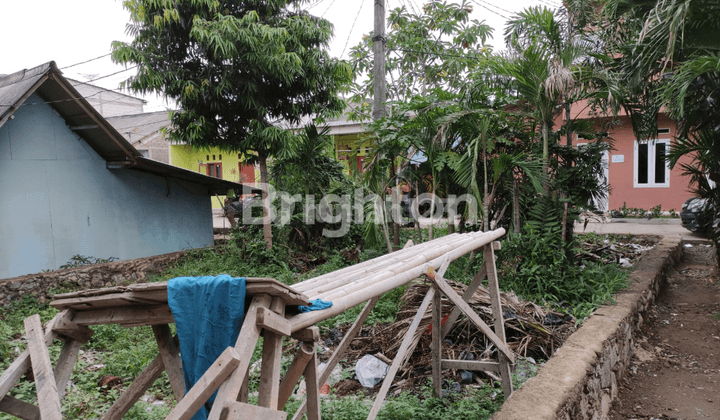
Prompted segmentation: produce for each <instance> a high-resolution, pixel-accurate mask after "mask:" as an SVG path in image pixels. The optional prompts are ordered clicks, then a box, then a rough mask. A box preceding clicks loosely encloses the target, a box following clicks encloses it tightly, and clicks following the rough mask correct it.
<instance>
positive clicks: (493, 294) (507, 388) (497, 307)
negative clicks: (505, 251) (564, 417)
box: [483, 245, 513, 399]
mask: <svg viewBox="0 0 720 420" xmlns="http://www.w3.org/2000/svg"><path fill="white" fill-rule="evenodd" d="M483 258H484V260H485V265H486V266H487V276H488V290H489V292H490V304H491V306H492V311H493V318H494V320H495V332H496V334H497V336H498V338H499V339H500V340H501V341H502V342H503V343H505V342H506V340H505V320H504V319H503V311H502V304H501V302H500V287H499V285H498V279H497V268H496V267H495V253H494V251H493V247H492V246H491V245H486V246H485V247H483ZM498 348H499V347H498ZM505 356H506V355H503V354H499V355H498V361H499V362H500V377H501V378H502V387H503V395H504V396H505V398H506V399H507V398H510V395H512V393H513V385H512V377H511V376H510V363H511V362H512V361H513V359H512V358H508V357H505Z"/></svg>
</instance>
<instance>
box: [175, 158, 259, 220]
mask: <svg viewBox="0 0 720 420" xmlns="http://www.w3.org/2000/svg"><path fill="white" fill-rule="evenodd" d="M241 157H242V155H240V154H238V153H228V152H221V151H220V150H219V149H218V148H216V147H213V148H210V149H202V150H196V149H193V147H192V146H189V145H184V144H173V145H170V163H171V164H172V165H174V166H178V167H180V168H185V169H188V170H191V171H193V172H198V173H202V174H205V173H206V172H204V171H205V170H206V169H205V167H204V166H203V167H202V171H201V167H200V165H201V163H202V164H207V163H222V179H225V180H228V181H233V182H241V183H254V182H256V180H259V179H260V173H259V171H257V170H255V171H254V173H255V175H254V177H253V179H246V178H242V179H241V174H240V172H239V163H241V162H242V161H243V159H241ZM224 199H225V197H224V196H221V197H220V200H224ZM212 206H213V208H214V209H217V208H220V207H222V206H221V205H220V203H219V202H218V200H217V199H213V200H212Z"/></svg>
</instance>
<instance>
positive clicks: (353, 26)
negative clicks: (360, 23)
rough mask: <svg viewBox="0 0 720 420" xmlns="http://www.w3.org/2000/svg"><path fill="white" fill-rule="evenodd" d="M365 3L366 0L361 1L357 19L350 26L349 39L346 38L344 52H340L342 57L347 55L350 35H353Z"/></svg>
mask: <svg viewBox="0 0 720 420" xmlns="http://www.w3.org/2000/svg"><path fill="white" fill-rule="evenodd" d="M364 4H365V0H362V1H361V2H360V8H359V9H358V12H357V15H355V20H354V21H353V24H352V26H351V27H350V33H349V34H348V37H347V39H346V40H345V47H343V50H342V53H340V57H342V56H343V55H345V50H346V49H347V46H348V43H350V37H351V36H352V33H353V29H355V24H356V23H357V20H358V18H359V17H360V13H361V12H362V8H363V5H364Z"/></svg>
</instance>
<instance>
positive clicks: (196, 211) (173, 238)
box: [0, 96, 213, 279]
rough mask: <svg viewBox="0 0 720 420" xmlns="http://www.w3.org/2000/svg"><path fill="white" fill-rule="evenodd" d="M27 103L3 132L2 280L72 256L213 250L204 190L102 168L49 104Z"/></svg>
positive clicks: (0, 140)
mask: <svg viewBox="0 0 720 420" xmlns="http://www.w3.org/2000/svg"><path fill="white" fill-rule="evenodd" d="M25 104H26V105H24V106H22V107H21V108H20V109H19V110H18V111H17V112H16V113H15V118H14V119H12V120H9V121H7V122H6V123H5V125H3V126H2V127H0V279H2V278H7V277H15V276H20V275H24V274H30V273H36V272H39V271H42V270H44V269H51V270H53V269H57V268H59V267H60V266H61V265H63V264H65V263H67V262H68V261H69V260H70V257H72V256H73V255H77V254H81V255H85V256H90V257H96V258H109V257H115V258H119V259H122V260H124V259H132V258H140V257H147V256H151V255H158V254H164V253H167V252H173V251H179V250H183V249H189V248H200V247H205V246H210V245H212V243H213V230H212V211H211V205H210V196H209V195H207V193H206V191H205V190H204V189H203V188H202V187H199V186H197V185H195V184H191V183H187V182H184V181H179V180H175V179H166V178H163V177H159V176H156V175H152V174H148V173H142V172H138V171H133V170H130V169H112V170H111V169H107V168H106V166H105V161H104V160H103V159H102V158H101V157H100V156H99V155H98V154H97V153H96V152H95V151H94V150H93V149H92V148H91V147H90V146H89V145H88V144H87V143H86V142H85V141H84V140H83V139H82V138H80V137H79V136H78V135H77V134H75V133H74V132H73V131H71V130H70V129H69V128H68V127H67V125H66V123H65V120H64V119H62V118H61V117H60V116H59V115H58V114H57V113H56V112H55V111H54V110H53V109H52V108H51V107H50V105H47V104H45V103H43V101H42V100H41V99H40V98H39V97H37V96H32V97H30V99H29V100H28V101H26V102H25Z"/></svg>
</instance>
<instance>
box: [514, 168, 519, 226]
mask: <svg viewBox="0 0 720 420" xmlns="http://www.w3.org/2000/svg"><path fill="white" fill-rule="evenodd" d="M513 231H514V232H515V233H516V234H517V233H520V185H519V184H518V180H517V178H516V177H515V175H514V174H513Z"/></svg>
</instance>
